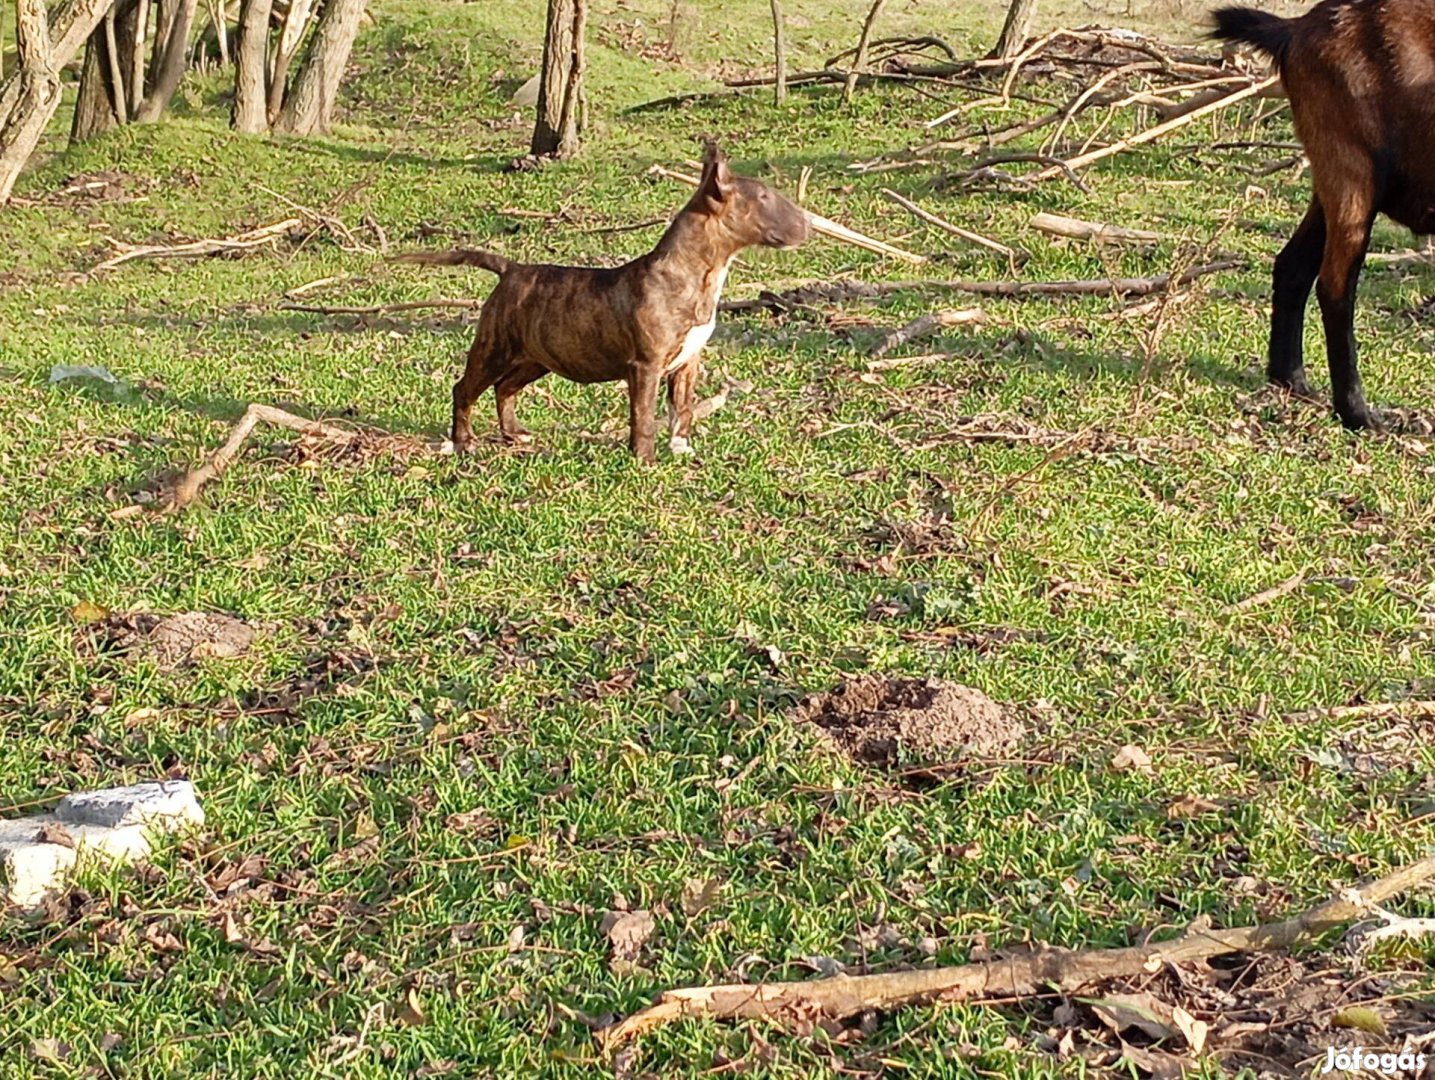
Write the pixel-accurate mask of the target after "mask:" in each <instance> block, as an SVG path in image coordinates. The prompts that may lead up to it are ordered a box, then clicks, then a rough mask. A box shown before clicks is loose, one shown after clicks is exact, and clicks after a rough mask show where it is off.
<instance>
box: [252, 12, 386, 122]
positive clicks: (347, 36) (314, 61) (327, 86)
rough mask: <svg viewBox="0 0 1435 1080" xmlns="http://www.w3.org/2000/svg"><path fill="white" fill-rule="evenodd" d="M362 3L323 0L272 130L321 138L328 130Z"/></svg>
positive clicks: (360, 13)
mask: <svg viewBox="0 0 1435 1080" xmlns="http://www.w3.org/2000/svg"><path fill="white" fill-rule="evenodd" d="M363 17H364V0H327V2H326V3H325V5H324V11H323V13H322V14H321V15H320V16H319V26H318V28H317V29H316V30H315V31H314V41H313V44H311V45H310V46H309V55H308V56H306V57H305V58H304V66H303V67H302V68H300V69H299V75H298V77H297V78H296V79H295V80H294V89H293V91H292V92H290V93H289V95H288V99H287V100H286V101H285V102H284V108H283V109H282V110H280V113H279V119H278V120H276V121H275V122H274V130H275V131H278V132H281V133H283V134H285V135H321V134H323V133H324V132H326V131H328V130H329V123H330V121H331V120H332V119H333V114H334V102H335V101H336V100H337V99H338V96H339V85H340V84H341V83H342V82H343V81H344V69H345V68H346V67H347V66H348V64H349V52H350V50H352V49H353V47H354V38H356V37H358V36H359V21H360V20H361V19H362V18H363Z"/></svg>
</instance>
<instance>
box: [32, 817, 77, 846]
mask: <svg viewBox="0 0 1435 1080" xmlns="http://www.w3.org/2000/svg"><path fill="white" fill-rule="evenodd" d="M35 843H37V844H56V845H58V846H59V847H67V848H70V849H71V850H72V851H73V850H74V847H75V838H74V837H73V836H71V835H70V830H69V829H67V828H65V827H64V826H63V825H61V824H60V823H59V822H58V821H47V822H45V824H43V825H41V826H40V831H39V832H37V833H36V834H35Z"/></svg>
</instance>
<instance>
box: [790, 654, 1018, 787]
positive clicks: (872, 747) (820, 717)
mask: <svg viewBox="0 0 1435 1080" xmlns="http://www.w3.org/2000/svg"><path fill="white" fill-rule="evenodd" d="M794 716H795V718H796V719H798V720H799V721H801V722H805V723H813V724H816V725H817V726H818V727H820V728H822V729H823V730H824V731H825V732H826V733H827V734H828V736H829V737H830V738H831V739H832V740H833V741H834V742H836V743H837V745H838V746H840V747H841V748H842V750H843V751H844V752H845V753H846V754H847V756H848V757H850V758H852V760H853V761H857V762H861V763H862V764H864V765H881V766H893V765H897V764H913V765H936V764H943V763H949V762H951V761H954V760H959V759H962V758H977V757H988V756H991V755H994V754H998V753H1000V752H1002V751H1003V750H1006V749H1007V748H1009V747H1011V746H1012V745H1014V744H1015V743H1017V742H1019V741H1021V739H1022V738H1023V737H1024V736H1025V734H1026V729H1025V727H1024V726H1023V725H1022V723H1021V721H1019V720H1018V719H1016V718H1015V717H1014V716H1012V715H1011V713H1010V712H1009V711H1008V710H1007V709H1005V708H1003V707H1002V706H1001V705H999V704H998V703H997V702H995V701H993V700H992V699H991V698H989V697H987V695H986V694H984V693H982V692H981V691H980V690H974V689H973V688H972V687H970V686H961V685H959V684H957V683H952V682H944V681H943V680H941V679H905V678H889V677H888V676H885V675H862V676H859V677H857V678H855V679H849V680H848V681H847V682H845V683H843V684H841V685H840V686H838V687H836V688H835V689H833V690H831V691H828V692H826V693H821V694H813V695H811V696H810V697H807V698H805V699H804V700H803V701H801V702H800V703H799V704H798V705H797V708H796V710H795V712H794Z"/></svg>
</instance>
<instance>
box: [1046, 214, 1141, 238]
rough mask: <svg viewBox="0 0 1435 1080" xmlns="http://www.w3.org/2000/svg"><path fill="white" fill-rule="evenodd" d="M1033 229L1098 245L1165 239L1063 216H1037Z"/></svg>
mask: <svg viewBox="0 0 1435 1080" xmlns="http://www.w3.org/2000/svg"><path fill="white" fill-rule="evenodd" d="M1031 227H1032V228H1033V229H1035V230H1036V231H1037V232H1042V233H1046V234H1047V235H1048V236H1060V237H1063V238H1065V239H1067V240H1095V241H1096V242H1097V243H1098V244H1108V243H1114V244H1154V243H1157V242H1158V241H1160V240H1163V239H1164V237H1163V236H1162V235H1161V234H1160V233H1156V232H1148V231H1147V230H1145V229H1123V228H1122V227H1121V226H1120V225H1109V224H1107V223H1106V222H1104V221H1083V220H1081V219H1080V218H1073V217H1063V216H1062V215H1061V214H1047V213H1040V214H1037V215H1036V217H1034V218H1032V219H1031Z"/></svg>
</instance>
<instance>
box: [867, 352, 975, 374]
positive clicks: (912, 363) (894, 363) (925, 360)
mask: <svg viewBox="0 0 1435 1080" xmlns="http://www.w3.org/2000/svg"><path fill="white" fill-rule="evenodd" d="M955 355H956V353H949V352H934V353H922V354H921V355H920V356H893V357H890V358H889V359H886V360H868V361H867V370H868V371H895V370H896V369H897V368H904V367H916V366H917V365H918V364H935V363H937V361H939V360H950V359H951V358H952V357H953V356H955Z"/></svg>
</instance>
